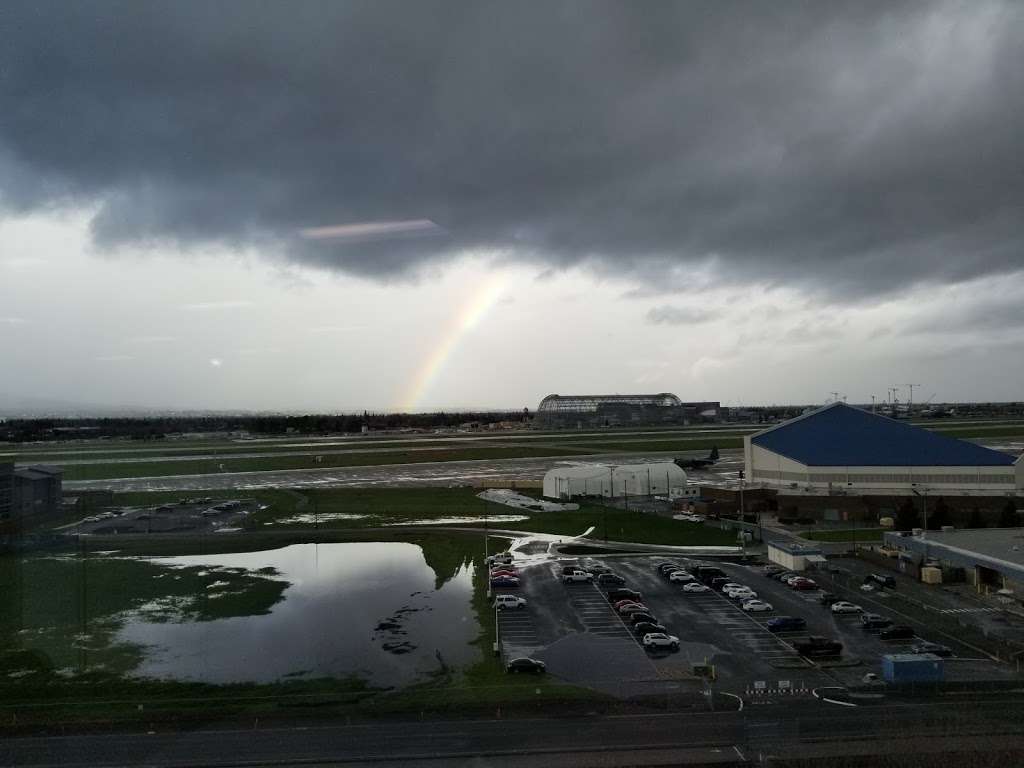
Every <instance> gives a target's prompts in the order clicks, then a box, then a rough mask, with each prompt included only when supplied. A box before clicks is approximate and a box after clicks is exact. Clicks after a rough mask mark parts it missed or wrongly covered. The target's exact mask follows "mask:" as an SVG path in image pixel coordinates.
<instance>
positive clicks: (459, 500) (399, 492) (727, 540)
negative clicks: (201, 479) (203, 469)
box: [114, 488, 735, 546]
mask: <svg viewBox="0 0 1024 768" xmlns="http://www.w3.org/2000/svg"><path fill="white" fill-rule="evenodd" d="M202 493H203V494H204V495H205V494H207V493H208V494H209V495H210V496H211V497H215V498H238V497H240V496H244V497H246V498H254V499H257V500H259V501H261V502H262V503H264V504H268V505H269V507H268V508H267V509H266V510H263V511H261V512H258V513H256V514H254V515H253V516H252V518H251V519H250V520H249V521H248V523H247V527H249V528H250V529H251V530H260V531H270V530H273V531H295V532H296V533H300V532H302V531H309V530H310V529H312V528H314V527H316V528H317V529H318V530H320V531H325V532H326V531H344V530H355V529H360V528H373V527H377V526H382V525H390V524H401V523H403V522H407V521H411V520H425V519H431V518H441V517H449V516H474V517H477V518H479V520H478V521H477V522H474V523H465V524H459V525H463V526H473V527H479V526H482V525H483V524H484V515H485V514H486V515H489V516H494V515H499V514H501V515H505V514H519V513H523V514H526V515H527V520H524V521H521V522H513V523H498V522H491V523H490V525H491V526H492V527H495V528H508V529H512V530H518V531H529V532H531V533H548V534H553V535H560V536H567V537H571V536H579V535H580V534H581V533H583V532H584V531H585V530H586V529H588V528H590V527H593V528H594V531H593V533H591V538H593V539H603V538H604V533H605V522H606V521H607V528H608V538H609V539H610V540H613V541H630V542H635V543H638V544H669V545H682V546H730V545H733V544H735V534H734V533H731V532H729V531H723V530H721V529H719V528H712V527H710V526H705V525H703V524H701V523H689V522H684V521H681V520H673V519H671V518H668V517H660V516H658V515H653V514H647V513H644V512H632V511H631V512H626V511H624V510H621V509H616V508H613V507H603V506H600V505H597V504H582V505H581V507H580V509H579V510H578V511H574V512H538V513H529V512H526V511H523V510H517V509H514V508H512V507H506V506H503V505H500V504H495V503H486V502H484V501H483V500H482V499H480V498H479V497H478V496H477V495H476V494H477V490H476V489H473V488H316V489H308V490H307V489H302V490H294V491H288V490H283V489H278V490H256V491H242V492H231V491H219V492H214V491H203V492H202ZM181 495H182V494H180V493H171V492H152V493H150V492H138V493H118V494H115V496H114V500H115V503H116V504H131V505H137V506H145V505H152V504H161V503H165V502H167V501H174V500H177V499H178V498H180V497H181ZM300 513H301V515H302V516H303V519H304V520H305V522H288V523H278V522H277V521H282V520H285V519H287V518H289V517H292V516H294V515H296V514H300ZM332 513H342V514H353V515H365V516H366V517H360V518H355V519H341V520H331V519H330V517H329V516H330V515H331V514H332ZM318 520H319V521H318ZM317 521H318V522H317Z"/></svg>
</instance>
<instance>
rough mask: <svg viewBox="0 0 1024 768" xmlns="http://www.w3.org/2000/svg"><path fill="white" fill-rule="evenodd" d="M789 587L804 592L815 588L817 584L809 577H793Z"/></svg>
mask: <svg viewBox="0 0 1024 768" xmlns="http://www.w3.org/2000/svg"><path fill="white" fill-rule="evenodd" d="M789 587H790V589H795V590H797V591H798V592H806V591H807V590H811V589H817V588H818V585H817V584H815V583H814V582H813V581H811V580H810V579H793V580H792V581H791V582H789Z"/></svg>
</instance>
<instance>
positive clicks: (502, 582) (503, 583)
mask: <svg viewBox="0 0 1024 768" xmlns="http://www.w3.org/2000/svg"><path fill="white" fill-rule="evenodd" d="M491 586H492V587H518V586H519V579H517V578H516V577H515V576H497V577H495V578H493V579H491Z"/></svg>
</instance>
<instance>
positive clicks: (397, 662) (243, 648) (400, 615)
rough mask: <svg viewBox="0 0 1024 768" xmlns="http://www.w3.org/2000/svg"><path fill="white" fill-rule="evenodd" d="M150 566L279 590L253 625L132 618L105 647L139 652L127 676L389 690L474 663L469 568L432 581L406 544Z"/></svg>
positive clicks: (295, 549) (300, 547)
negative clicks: (250, 577)
mask: <svg viewBox="0 0 1024 768" xmlns="http://www.w3.org/2000/svg"><path fill="white" fill-rule="evenodd" d="M152 562H154V563H158V564H160V565H163V566H169V567H173V568H187V567H202V568H204V569H209V571H211V572H213V573H216V572H218V571H223V570H224V569H226V568H244V569H245V570H247V571H249V572H253V573H267V574H270V573H273V574H274V576H275V578H277V579H280V580H282V581H285V582H287V583H288V586H287V587H286V589H285V590H284V593H283V596H282V599H281V600H280V601H278V602H276V603H275V604H274V605H273V606H272V607H271V608H270V609H269V610H267V611H266V612H265V613H262V614H261V615H253V616H232V617H229V618H217V619H213V620H208V621H185V622H168V621H160V622H157V621H151V620H147V619H146V617H145V615H144V614H142V613H137V614H134V615H132V616H131V617H130V618H129V620H128V621H127V623H126V624H125V626H124V627H123V628H122V629H121V630H120V631H119V632H118V634H117V636H116V637H115V638H114V641H115V642H117V643H127V644H132V645H137V646H141V647H143V649H144V654H143V657H142V660H141V662H140V663H139V665H138V667H137V668H136V669H135V670H134V671H133V673H132V674H134V675H136V676H145V677H158V678H173V679H179V680H201V681H206V682H213V683H228V682H243V681H256V682H270V681H274V680H280V679H284V678H289V679H292V678H295V677H310V678H315V677H324V676H331V677H347V676H353V675H354V676H359V677H362V678H364V679H366V680H368V681H369V682H370V683H372V684H375V685H382V686H393V685H404V684H408V683H412V682H416V681H418V680H421V679H425V678H426V677H427V676H429V675H431V674H432V673H436V672H437V671H438V669H439V668H441V666H442V665H443V664H444V665H451V666H460V665H464V664H469V663H472V662H474V661H476V660H477V659H478V658H479V654H480V652H479V650H478V649H477V648H476V647H475V646H473V645H470V643H471V642H472V641H473V640H474V639H475V638H476V637H477V635H478V633H479V627H478V624H477V621H476V616H475V614H474V613H473V611H472V607H471V604H470V601H471V596H472V565H470V564H468V563H464V564H462V565H461V566H460V565H458V564H453V565H452V568H453V569H454V570H453V572H450V573H448V574H443V575H442V574H439V573H435V571H434V570H433V569H432V568H431V567H430V566H428V565H427V561H426V560H425V558H424V553H423V550H422V549H421V548H420V547H419V546H417V545H414V544H408V543H400V542H388V543H369V542H368V543H335V544H296V545H293V546H288V547H283V548H281V549H275V550H269V551H262V552H240V553H230V554H217V555H197V556H184V557H169V558H154V559H153V561H152ZM442 576H443V577H446V580H444V582H443V583H442V584H441V585H440V587H438V586H437V583H438V581H440V580H441V578H442ZM222 583H223V582H213V584H211V585H210V586H211V587H212V586H218V587H219V586H221V584H222ZM221 596H223V595H222V594H221V593H214V594H209V593H205V594H204V595H202V596H201V597H200V598H199V599H202V600H210V599H214V600H215V601H216V603H219V602H220V601H219V600H216V598H217V597H221Z"/></svg>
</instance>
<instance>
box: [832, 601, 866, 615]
mask: <svg viewBox="0 0 1024 768" xmlns="http://www.w3.org/2000/svg"><path fill="white" fill-rule="evenodd" d="M863 610H864V609H863V608H861V607H860V606H859V605H857V604H856V603H851V602H848V601H846V600H840V601H839V602H838V603H832V613H860V612H861V611H863Z"/></svg>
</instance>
